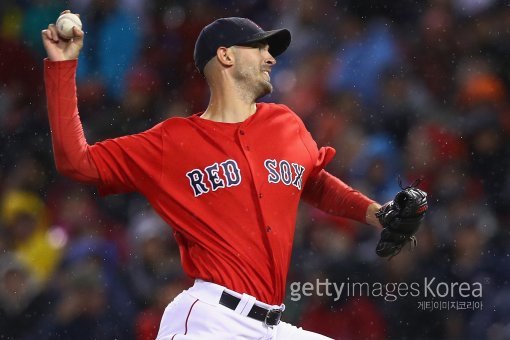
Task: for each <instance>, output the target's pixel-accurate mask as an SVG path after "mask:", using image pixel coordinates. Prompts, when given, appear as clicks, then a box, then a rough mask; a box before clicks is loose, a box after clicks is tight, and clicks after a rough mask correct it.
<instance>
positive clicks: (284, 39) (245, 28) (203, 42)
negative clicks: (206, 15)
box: [194, 17, 291, 74]
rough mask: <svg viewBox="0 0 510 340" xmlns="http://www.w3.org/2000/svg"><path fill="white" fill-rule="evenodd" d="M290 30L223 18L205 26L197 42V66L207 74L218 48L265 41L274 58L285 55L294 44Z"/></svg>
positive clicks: (240, 19)
mask: <svg viewBox="0 0 510 340" xmlns="http://www.w3.org/2000/svg"><path fill="white" fill-rule="evenodd" d="M290 39H291V38H290V32H289V30H287V29H285V28H283V29H278V30H273V31H264V30H263V29H262V28H260V26H258V25H257V24H256V23H254V22H253V21H251V20H249V19H246V18H238V17H230V18H220V19H217V20H215V21H213V22H212V23H211V24H209V25H207V26H205V27H204V28H203V29H202V31H201V32H200V34H199V35H198V39H197V41H196V43H195V53H194V59H195V66H196V67H197V69H198V71H199V72H200V73H201V74H204V67H205V65H206V64H207V63H208V62H209V60H211V59H212V58H213V57H214V56H215V55H216V51H217V50H218V47H222V46H223V47H231V46H234V45H246V44H251V43H255V42H258V41H265V42H267V43H268V45H269V53H271V55H272V56H273V57H276V56H278V55H280V54H282V53H283V52H284V51H285V50H286V49H287V47H289V44H290Z"/></svg>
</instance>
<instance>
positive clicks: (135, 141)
mask: <svg viewBox="0 0 510 340" xmlns="http://www.w3.org/2000/svg"><path fill="white" fill-rule="evenodd" d="M162 125H163V124H162V123H160V124H158V125H156V126H154V127H153V128H152V129H150V130H147V131H145V132H141V133H138V134H135V135H129V136H124V137H119V138H114V139H108V140H105V141H103V142H99V143H96V144H94V145H92V146H91V147H90V154H91V156H92V159H93V160H94V163H95V164H96V167H97V171H98V173H99V176H100V178H101V180H100V183H99V184H98V188H99V191H100V193H101V195H103V196H104V195H109V194H118V193H124V192H131V191H137V192H140V193H142V194H144V195H150V194H151V193H153V192H154V191H155V190H156V189H157V188H158V187H159V184H160V180H161V174H162V168H163V160H162V158H163V157H162V155H163V138H162Z"/></svg>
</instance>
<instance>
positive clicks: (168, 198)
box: [45, 61, 373, 304]
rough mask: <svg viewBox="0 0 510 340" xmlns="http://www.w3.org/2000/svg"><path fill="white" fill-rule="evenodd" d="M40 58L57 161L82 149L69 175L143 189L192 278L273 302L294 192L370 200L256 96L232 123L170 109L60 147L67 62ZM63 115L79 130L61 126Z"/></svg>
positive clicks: (277, 299) (320, 198) (280, 287)
mask: <svg viewBox="0 0 510 340" xmlns="http://www.w3.org/2000/svg"><path fill="white" fill-rule="evenodd" d="M45 66H46V67H45V81H46V90H47V96H48V109H49V115H50V123H51V125H52V138H53V145H54V149H55V157H56V158H57V159H56V161H57V163H58V161H59V160H60V161H61V162H64V163H65V162H72V161H69V157H76V154H77V153H82V154H83V155H82V156H83V157H84V158H82V159H81V160H77V161H76V162H75V163H76V165H74V168H75V169H77V170H75V171H74V172H73V174H74V173H78V174H77V175H76V176H74V175H72V177H75V178H76V179H79V180H82V181H86V182H89V183H93V184H95V185H97V186H98V187H99V190H100V192H101V194H103V195H106V194H114V193H123V192H131V191H136V192H139V193H141V194H143V195H144V196H145V197H146V198H147V200H148V201H149V202H150V203H151V205H152V207H153V208H154V209H155V210H156V211H157V212H158V213H159V214H160V215H161V217H162V218H163V219H164V220H165V221H166V222H167V223H168V224H169V225H170V226H171V227H172V228H173V230H174V234H175V237H176V240H177V242H178V244H179V247H180V253H181V261H182V265H183V268H184V270H185V272H186V273H187V274H188V275H189V276H191V277H192V278H201V279H203V280H206V281H211V282H214V283H217V284H220V285H223V286H225V287H228V288H229V289H232V290H235V291H237V292H240V293H247V294H250V295H253V296H255V297H256V298H257V299H259V300H260V301H263V302H266V303H269V304H280V303H282V301H283V299H284V296H285V286H286V278H287V272H288V268H289V262H290V256H291V249H292V243H293V237H294V229H295V220H296V214H297V209H298V204H299V201H300V198H301V197H302V195H303V197H304V198H305V199H307V200H308V201H309V202H310V203H312V204H315V205H317V206H319V207H320V208H322V209H323V210H327V211H329V212H332V213H335V214H338V215H343V216H346V217H349V218H353V219H356V220H359V221H362V222H365V213H366V209H367V207H368V205H369V204H370V203H372V202H373V201H371V200H370V199H368V198H366V197H365V196H363V195H361V194H360V193H359V192H357V191H355V190H352V189H351V188H350V187H348V186H347V185H345V184H344V183H343V182H341V181H340V180H338V179H336V178H334V177H332V176H331V175H329V174H327V173H326V172H325V171H324V170H323V167H324V166H325V165H326V164H327V163H328V162H329V161H330V160H331V158H332V157H333V155H334V149H332V148H329V147H326V148H321V149H318V147H317V145H316V143H315V142H314V140H313V138H312V137H311V135H310V133H309V132H308V131H307V130H306V128H305V126H304V125H303V123H302V121H301V119H300V118H299V117H298V116H297V115H296V114H295V113H294V112H293V111H292V110H290V109H289V108H288V107H286V106H284V105H278V104H269V103H259V104H257V111H256V113H255V114H253V115H252V116H250V117H249V118H248V119H246V120H245V121H243V122H241V123H220V122H214V121H210V120H205V119H202V118H200V114H195V115H193V116H190V117H187V118H170V119H167V120H165V121H164V122H162V123H160V124H158V125H156V126H155V127H153V128H152V129H150V130H147V131H145V132H142V133H139V134H135V135H130V136H125V137H120V138H115V139H109V140H106V141H103V142H100V143H96V144H94V145H92V146H89V145H87V144H86V143H85V142H84V139H83V143H81V144H80V145H79V147H77V148H76V150H71V149H69V150H67V151H66V148H68V146H66V144H76V143H75V142H74V140H77V139H76V134H80V131H81V134H82V130H81V124H79V118H78V111H77V108H76V93H75V91H76V90H75V83H74V82H75V81H74V73H75V68H76V62H75V61H74V62H72V61H68V62H49V61H46V64H45ZM73 91H74V92H73ZM70 100H71V102H70ZM72 100H74V102H72ZM76 120H77V121H78V123H76ZM72 121H74V123H72V124H74V125H73V127H76V126H77V125H78V127H79V129H75V130H73V128H71V129H68V128H61V126H63V125H62V124H64V123H68V122H72ZM55 126H58V127H59V128H55ZM80 138H82V137H80ZM79 141H80V139H78V140H77V143H78V142H79ZM64 154H65V155H66V156H63V155H64ZM66 157H67V158H66ZM64 158H66V159H64ZM87 162H90V165H89V166H90V167H91V168H95V169H92V170H94V171H93V172H91V173H92V175H87V176H88V177H90V178H88V177H87V176H85V172H86V171H85V170H83V169H85V167H84V165H83V164H85V163H87ZM87 164H88V163H87ZM60 167H61V168H62V166H60ZM67 167H73V165H67ZM78 168H79V169H78ZM79 173H83V176H81V175H79ZM96 174H97V175H96ZM85 178H86V180H85ZM332 198H333V199H332Z"/></svg>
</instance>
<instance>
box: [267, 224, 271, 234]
mask: <svg viewBox="0 0 510 340" xmlns="http://www.w3.org/2000/svg"><path fill="white" fill-rule="evenodd" d="M266 231H267V232H268V233H269V232H270V231H271V227H270V226H268V225H267V226H266Z"/></svg>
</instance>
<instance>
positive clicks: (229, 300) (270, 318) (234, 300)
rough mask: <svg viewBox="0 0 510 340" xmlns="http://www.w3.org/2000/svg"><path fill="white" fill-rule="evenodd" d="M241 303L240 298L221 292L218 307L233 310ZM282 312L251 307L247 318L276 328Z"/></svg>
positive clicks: (276, 309)
mask: <svg viewBox="0 0 510 340" xmlns="http://www.w3.org/2000/svg"><path fill="white" fill-rule="evenodd" d="M240 301H241V299H240V298H238V297H235V296H233V295H232V294H230V293H228V292H226V291H223V293H222V294H221V298H220V305H223V306H225V307H227V308H230V309H232V310H235V309H236V308H237V305H238V304H239V302H240ZM282 313H283V310H282V309H281V308H270V309H268V308H264V307H260V306H257V305H253V307H251V310H250V311H249V312H248V317H250V318H252V319H255V320H258V321H262V322H264V323H265V324H266V325H267V326H276V325H278V323H279V322H280V318H281V317H282Z"/></svg>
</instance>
